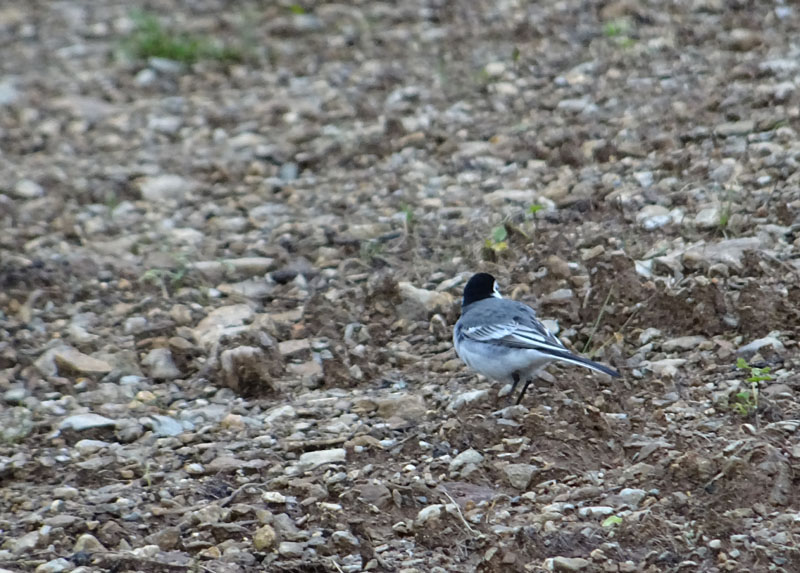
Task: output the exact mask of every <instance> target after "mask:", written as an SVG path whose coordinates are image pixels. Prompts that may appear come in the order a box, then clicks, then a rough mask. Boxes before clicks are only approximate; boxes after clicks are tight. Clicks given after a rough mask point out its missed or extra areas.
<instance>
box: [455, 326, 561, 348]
mask: <svg viewBox="0 0 800 573" xmlns="http://www.w3.org/2000/svg"><path fill="white" fill-rule="evenodd" d="M525 318H529V317H525ZM526 323H527V324H526ZM462 333H463V334H464V336H466V337H467V338H469V339H472V340H475V341H477V342H484V343H490V344H492V343H493V344H502V345H503V346H511V347H513V348H527V349H530V350H539V351H540V352H548V351H556V352H559V353H561V352H563V351H564V350H565V349H564V345H563V344H561V341H560V340H558V338H556V337H555V336H554V335H553V333H551V332H550V331H549V330H547V329H546V328H545V327H544V325H543V324H542V323H540V322H539V321H538V320H535V319H532V320H531V319H530V318H529V319H528V320H524V322H523V321H521V320H511V321H509V322H503V323H495V324H485V325H476V326H473V327H470V328H464V329H462Z"/></svg>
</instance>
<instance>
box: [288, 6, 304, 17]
mask: <svg viewBox="0 0 800 573" xmlns="http://www.w3.org/2000/svg"><path fill="white" fill-rule="evenodd" d="M289 12H291V13H292V14H296V15H298V16H302V15H303V14H305V13H306V9H305V8H303V7H302V6H301V5H300V4H292V5H291V6H289Z"/></svg>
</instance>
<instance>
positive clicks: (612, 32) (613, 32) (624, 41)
mask: <svg viewBox="0 0 800 573" xmlns="http://www.w3.org/2000/svg"><path fill="white" fill-rule="evenodd" d="M632 32H633V23H632V22H631V20H630V19H629V18H615V19H614V20H609V21H608V22H606V23H605V24H603V36H605V37H606V38H608V39H610V40H613V41H615V42H616V43H617V45H619V46H620V47H622V48H630V47H631V46H633V44H635V43H636V41H635V40H634V39H633V38H632V37H631V33H632Z"/></svg>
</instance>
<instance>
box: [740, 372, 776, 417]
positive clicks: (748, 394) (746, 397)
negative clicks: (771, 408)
mask: <svg viewBox="0 0 800 573" xmlns="http://www.w3.org/2000/svg"><path fill="white" fill-rule="evenodd" d="M736 368H737V369H739V370H744V371H746V373H747V374H749V376H748V377H747V378H746V379H745V380H746V381H747V382H749V383H750V389H749V390H742V391H741V392H737V393H736V394H734V395H733V397H732V398H731V401H730V405H731V408H733V410H734V411H735V412H736V413H738V414H739V415H741V416H743V417H747V416H749V415H750V414H753V413H754V412H757V411H758V384H759V383H760V382H766V381H769V380H772V379H773V377H772V374H770V373H769V372H770V368H769V366H766V367H764V368H758V367H756V366H751V365H750V364H748V363H747V360H745V359H744V358H739V359H738V360H737V361H736Z"/></svg>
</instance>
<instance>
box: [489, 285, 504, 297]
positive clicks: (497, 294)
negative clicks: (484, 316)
mask: <svg viewBox="0 0 800 573" xmlns="http://www.w3.org/2000/svg"><path fill="white" fill-rule="evenodd" d="M492 296H493V297H494V298H503V295H501V294H500V287H498V286H497V281H495V283H494V287H493V288H492Z"/></svg>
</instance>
